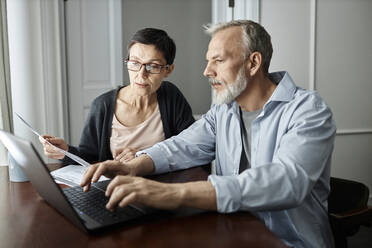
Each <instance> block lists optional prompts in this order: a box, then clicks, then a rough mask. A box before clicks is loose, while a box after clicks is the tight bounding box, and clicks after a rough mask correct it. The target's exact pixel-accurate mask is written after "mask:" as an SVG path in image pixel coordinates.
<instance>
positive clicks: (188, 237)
mask: <svg viewBox="0 0 372 248" xmlns="http://www.w3.org/2000/svg"><path fill="white" fill-rule="evenodd" d="M207 175H208V173H207V172H206V171H205V170H204V169H203V168H200V167H199V168H193V169H189V170H184V171H180V172H172V173H168V174H164V175H161V176H157V177H156V179H157V180H160V181H166V182H182V181H195V180H205V179H206V178H207ZM0 247H2V248H8V247H27V248H31V247H53V248H55V247H105V248H108V247H188V248H194V247H265V248H267V247H285V245H284V244H283V243H282V242H281V241H280V240H279V239H278V238H277V237H276V236H274V234H273V233H271V232H270V231H269V230H268V229H267V228H266V227H265V225H264V224H263V223H262V222H261V221H259V220H258V219H257V218H255V217H254V216H253V215H251V214H250V213H248V212H238V213H234V214H219V213H216V212H202V211H195V210H193V209H179V210H177V211H174V212H170V213H169V215H164V216H161V217H156V218H149V219H146V220H144V221H140V222H135V223H129V224H124V225H121V226H119V227H115V228H112V229H109V230H107V231H105V232H103V233H100V234H96V235H89V234H87V233H84V232H82V231H81V230H80V229H78V228H77V227H75V226H74V225H73V224H71V223H70V222H69V221H68V220H67V219H66V218H65V217H63V216H62V215H61V214H59V213H58V212H57V211H56V210H54V209H53V208H52V207H51V206H49V205H48V204H47V203H46V202H45V201H44V200H43V199H42V198H41V197H40V196H39V195H38V194H37V193H36V192H35V190H34V189H33V187H32V185H31V183H29V182H25V183H13V182H9V178H8V168H7V167H0Z"/></svg>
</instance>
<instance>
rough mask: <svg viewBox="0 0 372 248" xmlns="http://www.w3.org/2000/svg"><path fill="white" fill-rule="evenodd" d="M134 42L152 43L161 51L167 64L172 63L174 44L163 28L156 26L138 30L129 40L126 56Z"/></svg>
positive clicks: (174, 53)
mask: <svg viewBox="0 0 372 248" xmlns="http://www.w3.org/2000/svg"><path fill="white" fill-rule="evenodd" d="M135 43H141V44H146V45H154V46H155V47H156V49H158V50H159V51H160V52H162V54H163V56H164V58H165V60H166V62H167V65H171V64H173V61H174V57H175V56H176V44H175V43H174V41H173V40H172V38H171V37H169V36H168V34H167V32H165V31H164V30H161V29H156V28H144V29H140V30H138V31H137V32H136V33H135V34H134V35H133V37H132V39H131V40H130V43H129V46H128V58H129V52H130V48H131V47H132V46H133V45H134V44H135Z"/></svg>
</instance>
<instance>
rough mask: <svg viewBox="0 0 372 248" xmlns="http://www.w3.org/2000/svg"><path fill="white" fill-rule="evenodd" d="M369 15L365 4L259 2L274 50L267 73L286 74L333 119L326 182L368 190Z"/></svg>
mask: <svg viewBox="0 0 372 248" xmlns="http://www.w3.org/2000/svg"><path fill="white" fill-rule="evenodd" d="M371 13H372V1H367V0H354V1H346V0H339V1H336V0H322V1H316V0H311V1H309V0H281V1H277V0H262V1H260V21H261V24H262V25H263V26H264V27H265V28H266V29H267V30H268V32H269V33H270V34H271V36H272V42H273V48H274V54H273V59H272V65H271V68H270V70H271V71H276V70H287V71H289V72H290V74H291V75H292V76H293V78H294V80H295V82H296V83H297V84H298V85H299V86H301V87H304V88H307V89H315V90H317V91H318V92H319V93H320V95H321V96H323V98H324V99H325V100H326V102H327V103H328V104H329V106H330V107H331V109H332V111H333V113H334V118H335V120H336V124H337V129H338V131H337V136H336V142H335V150H334V154H333V163H332V176H335V177H341V178H346V179H353V180H357V181H360V182H363V183H365V184H366V185H367V186H368V187H369V188H370V189H371V190H372V166H371V165H372V152H371V150H372V111H371V107H372V103H371V100H370V98H371V96H372V83H371V79H370V71H371V68H372V66H371V65H372V49H371V44H372V32H371V27H370V25H371V24H372V15H371Z"/></svg>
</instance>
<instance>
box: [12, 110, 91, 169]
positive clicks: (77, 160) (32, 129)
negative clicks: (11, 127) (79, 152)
mask: <svg viewBox="0 0 372 248" xmlns="http://www.w3.org/2000/svg"><path fill="white" fill-rule="evenodd" d="M15 114H16V115H17V116H18V118H19V119H20V120H21V121H22V122H23V123H24V124H25V125H26V126H27V127H28V128H29V129H30V130H31V132H33V133H34V134H36V135H37V136H39V138H41V139H42V140H45V141H46V142H47V143H48V144H49V145H51V146H52V147H53V148H54V149H56V150H57V151H59V152H61V153H62V154H64V155H65V156H67V157H69V158H71V159H72V160H74V161H75V162H76V163H78V164H80V165H82V166H84V167H89V166H90V164H89V163H88V162H87V161H85V160H84V159H82V158H80V157H78V156H76V155H75V154H72V153H70V152H66V151H65V150H63V149H61V148H59V147H56V146H55V145H53V144H52V143H50V142H49V141H47V140H46V139H44V138H43V136H41V135H40V134H39V133H38V132H36V131H35V129H34V128H33V127H32V126H31V125H30V124H29V123H28V122H27V121H25V119H23V118H22V117H21V116H20V115H19V114H18V113H16V112H15Z"/></svg>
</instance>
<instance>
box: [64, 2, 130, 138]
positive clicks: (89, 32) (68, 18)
mask: <svg viewBox="0 0 372 248" xmlns="http://www.w3.org/2000/svg"><path fill="white" fill-rule="evenodd" d="M121 23H122V22H121V0H105V1H102V0H67V1H66V2H65V28H66V50H67V51H66V53H67V63H66V64H67V84H68V104H69V106H68V108H69V129H70V141H69V142H70V144H72V145H77V144H78V143H79V140H80V135H81V132H82V129H83V126H84V121H85V119H86V117H87V115H88V112H89V107H90V104H91V102H92V101H93V99H94V98H95V97H97V96H98V95H100V94H102V93H104V92H106V91H108V90H110V89H113V88H115V87H116V86H117V85H121V84H122V77H123V76H122V75H123V63H122V62H123V60H122V59H123V53H122V29H121Z"/></svg>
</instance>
